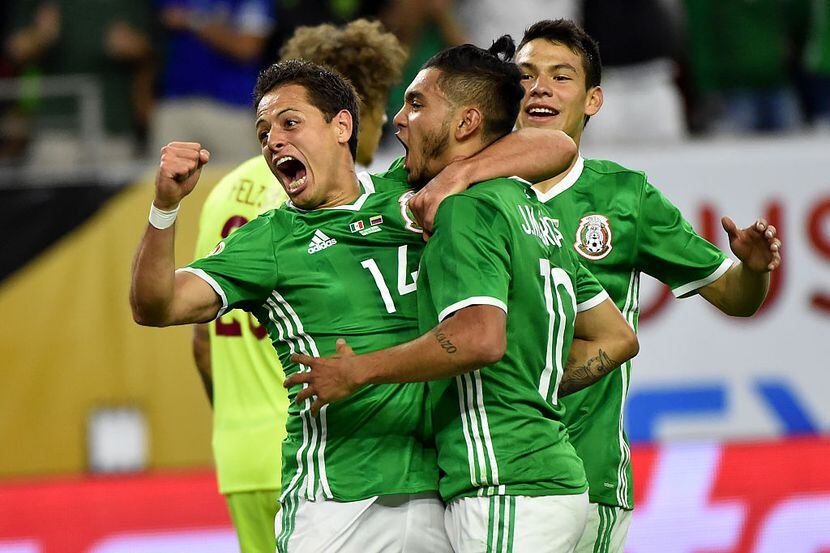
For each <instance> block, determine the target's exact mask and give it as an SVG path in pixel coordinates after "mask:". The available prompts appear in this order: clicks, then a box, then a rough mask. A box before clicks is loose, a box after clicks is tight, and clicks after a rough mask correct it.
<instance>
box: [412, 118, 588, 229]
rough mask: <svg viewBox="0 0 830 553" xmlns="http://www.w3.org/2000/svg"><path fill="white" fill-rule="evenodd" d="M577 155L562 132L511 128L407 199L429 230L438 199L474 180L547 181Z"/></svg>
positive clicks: (560, 171)
mask: <svg viewBox="0 0 830 553" xmlns="http://www.w3.org/2000/svg"><path fill="white" fill-rule="evenodd" d="M576 155H577V148H576V144H574V141H573V140H571V138H570V137H569V136H568V135H566V134H565V133H563V132H562V131H551V130H546V129H534V128H526V129H521V130H518V131H514V132H512V133H510V134H508V135H506V136H503V137H502V138H500V139H499V140H497V141H496V142H494V143H492V144H490V145H489V146H488V147H487V148H484V149H483V150H481V151H480V152H478V153H477V154H475V155H474V156H471V157H469V158H466V159H461V160H458V161H454V162H452V163H450V164H449V165H447V166H446V167H445V168H444V170H443V171H441V172H440V173H438V175H436V177H435V178H433V179H432V180H431V181H430V182H428V183H427V185H426V186H425V187H424V188H423V189H421V190H420V191H419V192H418V193H417V194H415V195H414V196H413V197H412V198H411V199H410V200H409V209H411V210H412V213H414V214H415V217H417V219H418V221H419V222H420V223H421V226H422V227H423V228H424V229H425V230H426V231H427V232H431V231H432V226H433V224H434V222H435V212H436V211H437V210H438V205H439V204H440V203H441V201H442V200H443V199H444V198H446V197H447V196H449V195H451V194H457V193H459V192H463V191H464V190H466V189H467V188H469V186H470V185H471V184H473V183H476V182H481V181H485V180H489V179H494V178H498V177H512V176H518V177H521V178H523V179H525V180H527V181H530V182H538V181H541V180H546V179H549V178H551V177H554V176H556V175H558V174H559V173H562V172H563V171H565V170H566V169H567V168H568V167H570V165H571V163H573V160H574V158H575V157H576Z"/></svg>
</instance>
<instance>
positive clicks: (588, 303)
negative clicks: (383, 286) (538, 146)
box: [418, 179, 608, 501]
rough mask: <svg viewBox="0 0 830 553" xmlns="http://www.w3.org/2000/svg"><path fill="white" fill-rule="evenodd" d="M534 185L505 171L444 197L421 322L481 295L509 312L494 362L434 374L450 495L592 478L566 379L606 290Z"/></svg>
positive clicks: (575, 484)
mask: <svg viewBox="0 0 830 553" xmlns="http://www.w3.org/2000/svg"><path fill="white" fill-rule="evenodd" d="M545 209H546V208H545V206H544V205H543V204H541V203H540V202H538V201H537V200H536V198H535V197H534V194H533V191H532V189H531V188H530V186H529V185H528V184H527V183H524V182H519V181H518V180H514V179H495V180H491V181H486V182H483V183H480V184H477V185H476V186H474V187H472V188H470V189H469V190H468V191H466V192H464V193H462V194H458V195H455V196H451V197H450V198H447V199H446V200H444V202H443V203H442V204H441V207H440V208H439V209H438V213H437V217H436V224H435V234H434V236H433V237H432V238H431V239H430V241H429V243H428V245H427V247H426V250H425V252H424V256H423V259H422V260H421V271H420V274H419V276H418V312H419V320H420V326H421V331H422V332H425V331H427V330H429V329H430V328H433V327H434V326H435V325H436V324H438V322H439V321H442V320H443V319H445V318H446V317H448V316H450V315H451V314H453V313H454V312H456V311H458V310H459V309H463V308H464V307H468V306H471V305H492V306H496V307H499V308H500V309H503V310H504V311H505V312H506V313H507V349H506V352H505V354H504V357H503V358H502V359H501V360H500V361H498V362H497V363H495V364H493V365H489V366H487V367H484V368H482V369H479V370H476V371H473V372H470V373H466V374H462V375H459V376H457V377H455V378H453V379H448V380H441V381H435V382H430V383H429V395H430V403H431V411H432V422H433V427H434V432H435V443H436V447H437V449H438V463H439V466H440V468H441V472H442V477H441V481H440V491H441V495H442V496H443V497H444V499H445V500H446V501H451V500H452V499H455V498H458V497H467V496H474V495H528V496H541V495H560V494H576V493H582V492H584V491H585V489H586V488H587V484H586V480H585V472H584V470H583V468H582V462H581V461H580V460H579V457H577V455H576V452H575V451H574V448H573V447H572V446H571V444H570V443H569V442H568V435H567V431H566V429H565V425H564V424H563V422H562V417H563V407H562V402H561V401H560V400H559V399H558V397H557V393H558V387H559V383H560V380H561V377H562V371H563V367H564V364H565V360H566V359H567V355H568V350H569V348H570V344H571V341H572V338H573V326H574V320H575V318H576V314H577V312H579V311H582V310H585V309H590V308H591V307H594V306H596V305H598V304H599V303H600V302H602V301H603V300H604V299H605V298H607V297H608V296H607V294H606V293H605V291H604V290H603V289H602V287H601V286H600V285H599V283H598V282H597V280H596V279H595V278H594V277H593V276H592V275H591V274H590V273H589V272H588V271H587V270H585V269H584V268H583V267H582V266H581V265H580V263H579V261H578V260H577V257H576V255H575V254H574V253H573V251H572V250H571V249H570V245H569V244H567V243H566V242H565V241H563V237H562V235H561V234H559V232H558V231H557V229H556V228H555V226H554V225H553V222H552V220H551V218H550V217H548V216H547V214H546V213H545Z"/></svg>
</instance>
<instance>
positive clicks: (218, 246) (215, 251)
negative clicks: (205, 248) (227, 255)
mask: <svg viewBox="0 0 830 553" xmlns="http://www.w3.org/2000/svg"><path fill="white" fill-rule="evenodd" d="M224 249H225V241H224V240H222V241H221V242H219V243H218V244H216V247H215V248H213V251H211V252H210V253H209V254H207V255H206V256H205V257H210V256H211V255H216V254H218V253H222V250H224Z"/></svg>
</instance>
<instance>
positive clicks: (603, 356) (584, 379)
mask: <svg viewBox="0 0 830 553" xmlns="http://www.w3.org/2000/svg"><path fill="white" fill-rule="evenodd" d="M620 364H621V363H620V362H619V361H616V360H614V359H611V358H610V357H609V356H608V354H607V353H605V352H604V351H602V349H600V350H599V353H597V355H595V356H594V357H591V358H590V359H588V361H587V362H586V363H585V364H584V365H582V366H578V365H575V364H574V363H572V362H570V361H568V362H566V363H565V371H564V373H563V374H562V381H561V382H560V383H559V396H560V397H562V396H566V395H568V394H572V393H574V392H577V391H579V390H581V389H582V388H586V387H587V386H590V385H591V384H593V383H594V382H596V381H597V380H599V379H600V378H602V377H603V376H605V375H606V374H608V373H609V372H611V371H612V370H614V369H616V368H617V367H619V366H620Z"/></svg>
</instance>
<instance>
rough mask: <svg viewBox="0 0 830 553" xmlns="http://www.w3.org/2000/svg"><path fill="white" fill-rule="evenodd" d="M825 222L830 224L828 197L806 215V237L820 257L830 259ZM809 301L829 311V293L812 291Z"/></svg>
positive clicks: (829, 202) (829, 201)
mask: <svg viewBox="0 0 830 553" xmlns="http://www.w3.org/2000/svg"><path fill="white" fill-rule="evenodd" d="M825 224H830V198H825V199H824V200H822V201H819V202H818V203H817V204H816V205H815V206H813V209H811V210H810V214H809V215H808V216H807V238H808V239H809V240H810V243H811V244H812V245H813V247H815V249H816V252H817V253H818V254H819V255H820V256H821V257H823V258H825V259H827V260H830V235H828V234H826V233H825V228H826V227H825ZM810 303H811V304H812V305H813V307H815V308H816V309H818V310H819V311H824V312H827V313H830V293H827V292H822V291H816V292H813V293H812V295H811V296H810Z"/></svg>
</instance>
